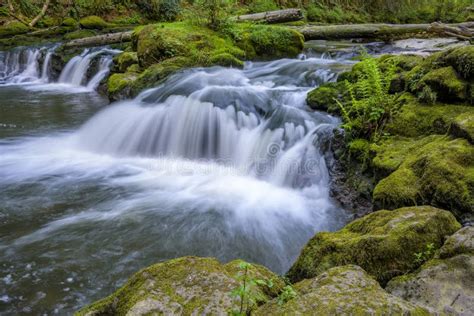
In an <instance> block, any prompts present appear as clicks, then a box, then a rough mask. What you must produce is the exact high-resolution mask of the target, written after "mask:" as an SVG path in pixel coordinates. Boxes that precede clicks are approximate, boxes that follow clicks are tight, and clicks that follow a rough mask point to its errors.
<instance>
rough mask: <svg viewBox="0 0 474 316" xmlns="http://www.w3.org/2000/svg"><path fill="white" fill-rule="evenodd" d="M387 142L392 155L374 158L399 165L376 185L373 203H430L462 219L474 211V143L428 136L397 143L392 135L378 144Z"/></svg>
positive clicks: (389, 205)
mask: <svg viewBox="0 0 474 316" xmlns="http://www.w3.org/2000/svg"><path fill="white" fill-rule="evenodd" d="M389 146H394V148H395V149H390V150H389V152H391V153H392V156H391V157H390V158H389V159H387V158H384V157H383V156H382V157H379V158H377V157H376V159H374V161H375V162H376V163H377V164H378V165H379V166H391V167H395V164H399V167H398V169H397V170H396V171H394V172H393V173H392V174H390V175H389V176H388V177H387V178H385V179H383V180H381V181H380V182H379V183H378V185H377V186H376V187H375V189H374V194H373V199H374V202H375V203H376V205H378V206H379V207H381V208H397V207H400V206H404V205H416V204H430V205H435V206H439V207H442V208H446V209H449V210H451V211H452V212H453V213H454V214H455V215H457V216H458V217H459V218H462V219H465V218H471V217H472V216H473V215H474V214H473V210H474V147H473V146H472V145H470V144H469V142H468V141H467V140H464V139H454V140H452V139H450V138H449V137H445V136H429V137H426V138H423V139H420V140H413V141H411V143H409V141H408V140H402V141H401V142H400V143H399V142H397V140H394V139H392V140H391V141H390V142H388V143H386V144H384V145H382V146H381V147H385V148H388V147H389ZM382 155H384V154H383V151H382Z"/></svg>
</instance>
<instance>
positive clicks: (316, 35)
mask: <svg viewBox="0 0 474 316" xmlns="http://www.w3.org/2000/svg"><path fill="white" fill-rule="evenodd" d="M438 24H440V23H438ZM440 25H443V26H445V27H449V30H450V31H451V32H449V31H447V32H445V35H448V33H449V36H455V35H454V34H455V33H453V32H452V30H453V29H456V30H459V31H460V32H461V30H463V29H464V30H466V29H469V30H472V29H474V22H466V23H458V24H440ZM294 28H295V29H296V30H298V31H299V32H301V34H303V36H304V38H305V40H317V39H344V38H391V37H397V36H402V35H408V34H418V33H424V32H426V33H437V34H442V33H441V32H440V31H439V30H440V26H439V25H437V24H434V25H433V24H348V25H324V26H322V25H321V26H304V27H294ZM445 30H448V29H447V28H445ZM459 35H461V34H460V33H459ZM461 36H463V38H462V39H464V40H465V39H466V38H464V37H465V36H464V35H461Z"/></svg>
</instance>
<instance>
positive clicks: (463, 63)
mask: <svg viewBox="0 0 474 316" xmlns="http://www.w3.org/2000/svg"><path fill="white" fill-rule="evenodd" d="M441 58H442V59H443V60H444V61H445V62H446V63H447V64H449V65H451V66H452V67H454V69H456V71H457V72H458V73H459V74H460V75H461V76H462V77H463V78H465V79H468V80H470V79H474V46H473V45H468V46H464V47H460V48H456V49H453V50H449V51H447V52H445V53H444V54H443V56H442V57H441Z"/></svg>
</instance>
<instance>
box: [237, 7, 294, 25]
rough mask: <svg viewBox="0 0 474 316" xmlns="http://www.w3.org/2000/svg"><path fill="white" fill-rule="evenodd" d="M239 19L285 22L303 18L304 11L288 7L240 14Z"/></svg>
mask: <svg viewBox="0 0 474 316" xmlns="http://www.w3.org/2000/svg"><path fill="white" fill-rule="evenodd" d="M236 19H237V21H252V22H266V23H283V22H291V21H298V20H301V19H303V13H302V12H301V10H300V9H286V10H278V11H267V12H261V13H254V14H246V15H241V16H238V17H237V18H236Z"/></svg>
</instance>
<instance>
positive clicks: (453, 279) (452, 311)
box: [386, 227, 474, 315]
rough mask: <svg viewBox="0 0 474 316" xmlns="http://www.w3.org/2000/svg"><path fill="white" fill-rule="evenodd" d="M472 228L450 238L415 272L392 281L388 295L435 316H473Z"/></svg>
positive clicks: (473, 247)
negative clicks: (421, 307)
mask: <svg viewBox="0 0 474 316" xmlns="http://www.w3.org/2000/svg"><path fill="white" fill-rule="evenodd" d="M472 271H474V228H473V227H465V228H463V229H461V230H459V231H458V232H456V233H455V234H454V235H452V236H450V237H449V238H448V239H447V240H446V242H445V244H444V245H443V247H441V249H440V250H439V253H438V254H437V255H436V257H435V258H434V259H432V260H429V261H428V262H426V263H425V264H424V265H423V266H422V267H421V268H420V269H419V270H418V271H416V272H414V273H411V274H407V275H404V276H400V277H396V278H394V279H392V280H391V281H390V282H389V283H388V285H387V288H386V289H387V291H389V292H390V293H392V294H393V295H396V296H398V297H400V298H402V299H405V300H408V301H410V302H412V303H414V304H419V305H420V306H423V307H425V308H426V309H428V310H429V311H430V312H431V313H432V314H437V315H473V314H474V287H473V286H472V285H473V284H474V275H473V273H472Z"/></svg>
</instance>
